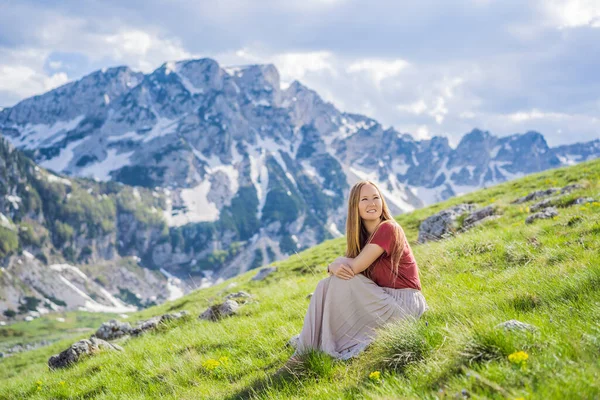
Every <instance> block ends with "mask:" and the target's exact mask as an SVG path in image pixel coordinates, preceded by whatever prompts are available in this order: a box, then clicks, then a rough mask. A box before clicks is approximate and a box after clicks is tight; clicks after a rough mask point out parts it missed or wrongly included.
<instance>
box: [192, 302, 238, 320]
mask: <svg viewBox="0 0 600 400" xmlns="http://www.w3.org/2000/svg"><path fill="white" fill-rule="evenodd" d="M239 308H240V305H239V304H238V303H237V302H236V301H234V300H227V301H225V303H223V304H217V305H214V306H211V307H208V308H207V309H206V311H204V312H203V313H202V314H200V316H199V317H198V318H200V319H204V320H207V321H217V320H219V319H221V318H224V317H228V316H230V315H233V314H237V311H238V309H239Z"/></svg>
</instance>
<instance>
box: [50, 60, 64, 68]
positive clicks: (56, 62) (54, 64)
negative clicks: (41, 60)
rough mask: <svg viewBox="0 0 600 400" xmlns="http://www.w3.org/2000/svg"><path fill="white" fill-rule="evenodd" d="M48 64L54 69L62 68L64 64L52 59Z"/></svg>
mask: <svg viewBox="0 0 600 400" xmlns="http://www.w3.org/2000/svg"><path fill="white" fill-rule="evenodd" d="M48 66H49V67H50V68H52V69H60V68H62V66H63V63H62V61H50V62H49V63H48Z"/></svg>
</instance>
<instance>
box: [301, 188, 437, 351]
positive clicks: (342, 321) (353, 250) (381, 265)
mask: <svg viewBox="0 0 600 400" xmlns="http://www.w3.org/2000/svg"><path fill="white" fill-rule="evenodd" d="M346 241H347V246H348V247H347V250H346V257H339V258H337V259H336V260H335V261H334V262H333V263H331V264H329V266H328V267H327V271H328V272H329V274H330V275H331V276H330V277H328V278H325V279H323V280H322V281H320V282H319V284H318V285H317V288H316V290H315V292H314V294H313V296H312V298H311V302H310V305H309V307H308V312H307V313H306V317H305V319H304V327H303V328H302V332H301V333H300V336H299V339H298V345H297V348H296V354H300V353H303V352H306V351H308V350H310V349H316V350H322V351H324V352H326V353H328V354H330V355H331V356H333V357H335V358H339V359H344V360H345V359H348V358H350V357H353V356H355V355H357V354H358V353H359V352H361V351H362V350H363V349H364V348H365V347H366V346H367V345H368V344H369V343H370V342H371V341H372V340H373V336H374V334H375V329H376V328H377V327H380V326H381V325H383V324H385V323H387V322H391V321H395V320H399V319H403V318H419V317H420V316H421V314H423V312H425V310H427V308H428V307H427V303H426V302H425V298H424V297H423V295H422V294H421V283H420V281H419V271H418V267H417V263H416V261H415V258H414V256H413V253H412V251H411V248H410V246H409V244H408V241H407V240H406V236H405V235H404V231H403V230H402V228H401V227H400V225H398V224H397V223H396V222H395V221H394V219H393V218H392V216H391V214H390V211H389V209H388V207H387V204H386V202H385V200H384V198H383V196H382V195H381V192H380V191H379V189H378V187H377V186H376V185H375V184H374V183H373V182H370V181H361V182H358V183H357V184H356V185H354V186H353V187H352V190H351V191H350V199H349V201H348V219H347V222H346Z"/></svg>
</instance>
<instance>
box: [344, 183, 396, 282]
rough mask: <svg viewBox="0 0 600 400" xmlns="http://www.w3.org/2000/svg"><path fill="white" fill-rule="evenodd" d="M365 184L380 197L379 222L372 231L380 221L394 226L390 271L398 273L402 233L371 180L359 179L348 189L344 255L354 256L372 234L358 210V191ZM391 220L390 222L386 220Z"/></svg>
mask: <svg viewBox="0 0 600 400" xmlns="http://www.w3.org/2000/svg"><path fill="white" fill-rule="evenodd" d="M365 185H371V186H373V187H374V188H375V189H377V192H378V193H379V197H380V198H381V204H382V207H381V217H380V220H381V221H380V223H379V225H378V226H377V229H375V231H374V232H373V234H375V232H377V230H378V229H379V227H380V226H381V224H382V223H391V224H392V226H393V227H394V230H393V232H394V245H393V246H392V248H391V249H390V251H391V254H390V258H391V261H392V272H393V273H394V274H397V273H398V261H399V260H400V257H401V256H402V252H403V251H404V235H403V232H402V229H401V228H400V225H398V224H397V223H396V221H395V220H394V217H392V214H391V213H390V209H389V208H388V206H387V203H386V201H385V198H384V197H383V195H382V194H381V190H379V187H378V186H377V185H376V184H375V183H374V182H371V181H360V182H358V183H356V184H355V185H354V186H352V189H350V197H349V199H348V218H347V219H346V245H347V247H346V257H350V258H356V257H357V256H358V254H359V253H360V252H361V250H362V249H363V248H364V247H365V246H366V245H367V244H368V243H369V241H370V240H371V237H372V236H373V235H371V234H369V232H368V231H367V228H366V227H365V224H364V223H363V221H362V218H361V217H360V212H359V210H358V204H359V202H360V191H361V189H362V188H363V186H365ZM388 221H391V222H388ZM370 270H371V267H369V268H368V269H367V270H365V273H366V274H367V276H369V273H370Z"/></svg>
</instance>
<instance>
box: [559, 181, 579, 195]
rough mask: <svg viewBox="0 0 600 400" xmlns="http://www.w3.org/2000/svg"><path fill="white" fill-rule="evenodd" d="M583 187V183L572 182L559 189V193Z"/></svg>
mask: <svg viewBox="0 0 600 400" xmlns="http://www.w3.org/2000/svg"><path fill="white" fill-rule="evenodd" d="M583 188H584V186H583V185H580V184H579V183H573V184H571V185H567V186H565V187H564V188H562V189H561V190H560V192H561V193H568V192H571V191H573V190H576V189H583Z"/></svg>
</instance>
